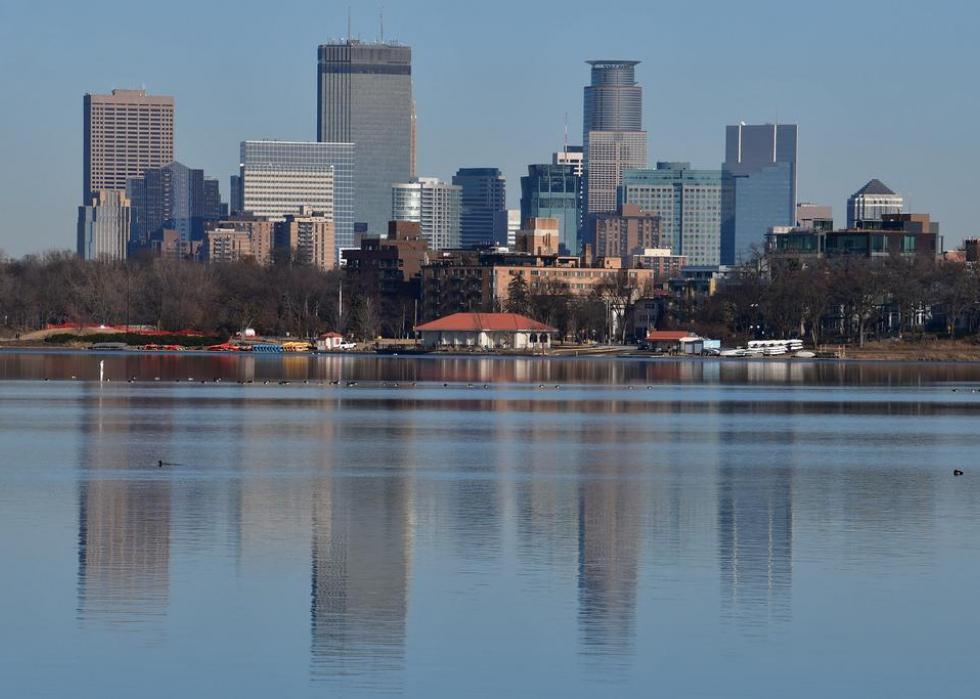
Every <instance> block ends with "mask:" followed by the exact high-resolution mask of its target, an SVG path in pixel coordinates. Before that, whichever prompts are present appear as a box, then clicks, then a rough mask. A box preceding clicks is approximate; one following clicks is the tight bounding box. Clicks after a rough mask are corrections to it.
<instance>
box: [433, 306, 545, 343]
mask: <svg viewBox="0 0 980 699" xmlns="http://www.w3.org/2000/svg"><path fill="white" fill-rule="evenodd" d="M415 332H416V333H417V334H418V336H419V340H420V341H421V343H422V346H423V347H425V348H426V349H437V348H439V347H471V348H474V349H517V350H521V349H527V350H537V349H548V348H549V347H550V346H551V338H552V337H553V336H554V335H555V334H556V333H557V332H558V331H557V329H555V328H553V327H551V326H550V325H545V324H544V323H540V322H538V321H536V320H534V319H533V318H528V317H527V316H522V315H520V314H518V313H453V314H452V315H448V316H444V317H442V318H437V319H436V320H433V321H430V322H428V323H423V324H422V325H417V326H416V327H415Z"/></svg>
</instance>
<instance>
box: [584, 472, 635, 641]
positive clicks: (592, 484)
mask: <svg viewBox="0 0 980 699" xmlns="http://www.w3.org/2000/svg"><path fill="white" fill-rule="evenodd" d="M595 469H598V473H596V471H595ZM590 472H591V473H592V474H593V476H592V477H590V478H589V479H588V480H586V481H584V482H583V483H582V484H581V485H580V486H579V498H578V501H579V512H578V552H579V559H578V596H579V629H580V633H581V638H582V642H583V646H584V652H585V653H586V654H589V655H592V654H594V655H602V656H606V657H617V656H626V655H628V654H629V652H630V651H631V649H632V643H633V637H634V633H635V629H634V618H635V614H636V586H637V578H638V568H639V556H640V550H641V536H642V524H641V519H642V514H643V497H644V496H643V492H642V489H641V487H638V486H639V484H638V483H637V482H636V481H635V480H632V479H630V478H629V474H627V473H624V472H623V470H622V469H618V468H614V467H601V466H593V467H592V468H591V469H590ZM595 475H598V478H595V477H594V476H595Z"/></svg>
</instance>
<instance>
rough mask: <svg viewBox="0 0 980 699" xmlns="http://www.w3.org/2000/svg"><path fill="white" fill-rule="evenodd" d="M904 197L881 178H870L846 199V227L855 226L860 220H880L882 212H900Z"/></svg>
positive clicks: (859, 224)
mask: <svg viewBox="0 0 980 699" xmlns="http://www.w3.org/2000/svg"><path fill="white" fill-rule="evenodd" d="M904 208H905V199H904V198H903V197H902V195H901V194H895V192H893V191H892V190H891V189H889V188H888V186H887V185H885V183H884V182H882V181H881V180H877V179H875V180H871V181H870V182H868V183H867V184H866V185H864V186H863V187H861V189H859V190H858V191H856V192H855V193H854V194H852V195H851V196H850V197H848V199H847V227H848V228H857V227H860V226H861V225H862V223H861V222H862V221H881V217H882V216H883V215H884V214H900V213H902V210H903V209H904Z"/></svg>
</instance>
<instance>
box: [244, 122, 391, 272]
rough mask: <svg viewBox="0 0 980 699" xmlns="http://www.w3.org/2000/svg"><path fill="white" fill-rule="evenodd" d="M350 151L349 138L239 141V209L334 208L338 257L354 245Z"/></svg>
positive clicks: (267, 212) (278, 212)
mask: <svg viewBox="0 0 980 699" xmlns="http://www.w3.org/2000/svg"><path fill="white" fill-rule="evenodd" d="M354 153H355V146H354V144H353V143H311V142H297V141H242V145H241V189H242V209H243V211H246V212H248V213H251V214H255V215H256V216H265V217H269V218H275V219H280V220H281V219H284V218H285V217H286V216H287V215H288V214H299V213H300V212H301V211H302V210H303V207H309V208H310V209H312V210H313V211H332V212H333V221H334V236H335V241H334V242H335V245H336V247H337V249H338V255H337V259H338V260H339V259H340V256H339V250H340V249H342V248H349V247H352V246H353V245H354V162H355V154H354ZM389 192H390V188H389ZM388 196H389V200H390V196H391V195H390V193H389V195H388ZM389 205H390V201H389Z"/></svg>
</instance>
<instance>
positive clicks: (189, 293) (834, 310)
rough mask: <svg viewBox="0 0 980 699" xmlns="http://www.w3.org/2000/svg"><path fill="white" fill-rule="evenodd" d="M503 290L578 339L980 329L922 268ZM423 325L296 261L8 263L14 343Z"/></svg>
mask: <svg viewBox="0 0 980 699" xmlns="http://www.w3.org/2000/svg"><path fill="white" fill-rule="evenodd" d="M507 292H508V293H507V298H506V300H505V301H503V302H502V303H499V304H495V307H488V308H480V309H476V310H483V311H509V312H514V313H520V314H522V315H527V316H530V317H532V318H535V319H536V320H539V321H542V322H545V323H547V324H549V325H552V326H553V327H555V328H557V330H558V335H559V336H560V337H561V338H564V339H566V340H570V341H586V340H596V341H602V342H629V341H631V340H634V339H635V336H634V328H633V325H632V316H633V309H634V306H635V304H636V303H637V300H638V299H640V298H654V299H655V301H656V303H655V304H654V306H655V307H656V308H657V318H656V321H655V325H656V327H658V328H661V329H675V328H676V329H683V330H689V331H693V332H698V333H700V334H702V335H704V336H706V337H717V338H719V339H722V340H726V341H728V342H737V341H740V340H745V339H760V338H767V337H769V338H775V337H779V338H790V337H800V338H803V339H805V340H806V341H808V342H810V343H812V344H821V343H829V342H843V343H854V344H863V343H864V342H865V341H867V340H868V339H881V338H886V337H897V338H903V337H909V336H912V337H915V336H922V335H925V334H932V335H944V336H949V337H954V336H964V335H975V334H977V333H978V331H980V268H978V267H976V266H973V265H968V264H963V263H957V262H947V261H944V260H933V259H929V258H923V257H914V258H907V257H901V256H893V257H884V258H876V259H866V258H857V257H853V258H848V257H842V258H838V259H815V260H812V261H807V262H806V263H805V264H801V263H800V262H799V261H797V260H791V259H780V258H770V259H766V258H764V257H761V256H760V257H757V258H756V259H754V260H753V261H751V262H750V263H748V264H745V265H743V266H741V267H738V268H736V269H735V270H733V271H732V272H730V273H729V275H728V276H727V278H726V279H725V280H723V281H722V282H721V283H720V284H719V286H718V289H717V291H716V293H714V294H711V295H704V294H700V293H693V292H692V293H685V292H684V290H683V289H682V290H678V289H674V293H666V291H665V290H664V289H659V290H658V289H654V288H642V289H639V288H635V286H634V285H633V284H632V283H631V280H630V277H629V276H628V274H626V273H625V271H624V273H623V274H620V275H614V276H613V277H611V278H609V279H608V280H605V281H604V282H603V283H602V284H599V285H597V286H596V287H594V288H593V289H591V290H590V291H589V292H588V293H586V294H574V293H572V292H571V290H570V288H569V287H568V285H567V284H566V283H564V282H562V281H561V280H554V279H552V280H547V281H543V282H535V283H533V284H531V285H529V284H527V283H526V281H525V280H524V278H523V277H522V276H520V275H517V276H515V277H514V279H513V280H512V281H511V282H510V284H509V286H508V290H507ZM445 310H446V312H452V310H454V309H445ZM455 310H464V309H462V308H460V309H455ZM417 314H418V305H417V304H416V302H415V299H414V298H408V297H404V296H398V297H394V298H392V297H385V296H383V295H380V294H379V293H377V290H376V289H374V288H372V287H371V285H370V283H369V280H364V279H356V278H355V279H349V278H344V275H343V273H342V272H340V271H330V272H323V271H321V270H319V269H317V268H315V267H311V266H308V265H301V264H295V263H292V262H288V261H285V262H276V263H274V264H271V265H268V266H260V265H256V264H254V263H252V262H250V261H242V262H234V263H216V264H211V265H202V264H197V263H193V262H187V261H182V260H165V259H140V260H130V261H126V262H123V261H108V260H99V261H86V260H82V259H79V258H78V257H76V256H75V255H72V254H70V253H60V252H52V253H46V254H43V255H37V256H28V257H24V258H22V259H19V260H12V259H3V258H2V257H0V327H2V328H3V329H4V331H5V332H6V334H11V333H23V332H27V331H31V330H38V329H42V328H45V327H47V326H48V325H49V324H78V325H114V326H121V325H149V326H153V327H156V328H159V329H160V330H165V331H175V330H185V329H193V330H200V331H203V332H208V333H212V334H215V335H222V334H224V335H228V336H231V335H233V334H234V333H236V332H239V331H241V330H244V329H245V328H255V329H256V330H257V331H258V332H260V333H262V334H267V335H277V336H286V335H290V336H295V337H315V336H316V335H318V334H319V333H322V332H324V331H327V330H336V331H340V332H344V333H345V334H346V335H348V336H349V337H353V338H355V339H360V340H371V339H374V338H376V337H378V336H383V337H405V336H410V334H411V331H412V327H413V326H414V324H415V322H416V321H417V320H424V319H421V318H417Z"/></svg>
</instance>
